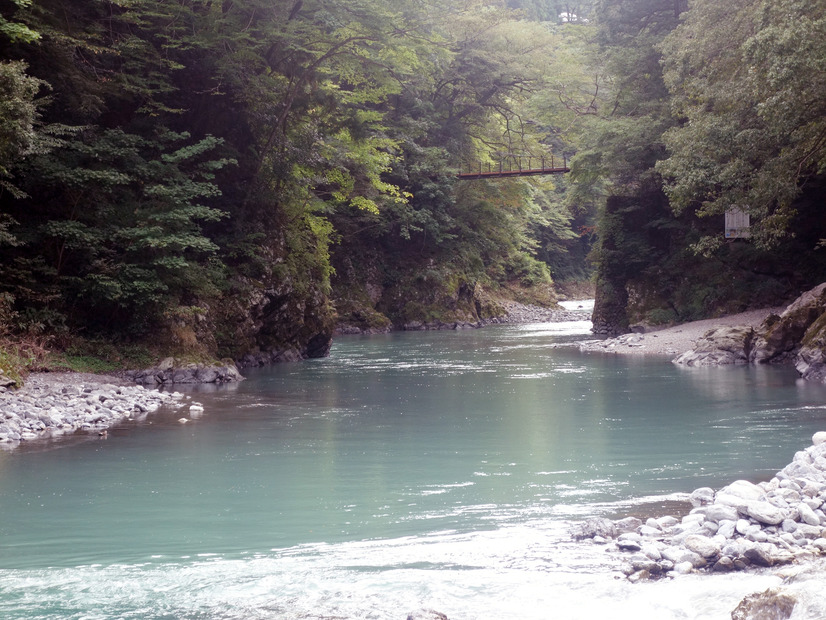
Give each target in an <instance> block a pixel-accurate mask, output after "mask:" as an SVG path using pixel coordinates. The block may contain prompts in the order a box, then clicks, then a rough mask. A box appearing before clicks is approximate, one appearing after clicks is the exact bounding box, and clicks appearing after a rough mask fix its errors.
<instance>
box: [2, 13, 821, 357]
mask: <svg viewBox="0 0 826 620" xmlns="http://www.w3.org/2000/svg"><path fill="white" fill-rule="evenodd" d="M824 24H826V14H824V8H823V6H821V5H820V4H819V3H817V2H814V1H813V0H781V1H779V2H777V1H769V0H766V1H765V2H756V3H755V2H743V1H740V0H737V1H734V2H728V3H723V4H721V3H719V2H714V1H712V0H694V1H692V2H687V1H686V0H582V1H579V2H567V1H565V0H507V1H506V0H450V1H448V2H435V1H432V0H427V1H425V2H422V1H421V0H394V1H393V2H386V1H383V0H325V1H322V0H289V1H285V2H277V3H274V2H272V1H271V0H267V1H262V0H222V1H221V2H218V1H217V0H128V1H127V0H107V1H99V0H73V1H71V2H69V0H39V1H38V2H29V1H28V0H14V1H11V2H6V3H4V4H3V5H2V7H0V54H2V58H3V59H4V60H3V61H2V62H0V192H1V193H0V296H2V300H3V309H4V310H3V313H2V315H0V323H2V327H3V332H2V334H0V335H3V336H4V337H6V335H8V334H12V333H16V334H27V335H29V336H32V335H37V334H42V335H48V336H49V337H50V338H53V339H54V338H57V339H59V340H60V341H61V342H62V343H63V345H64V346H65V347H69V346H72V341H73V338H74V336H75V335H77V334H82V335H84V336H85V337H88V338H93V337H98V336H104V335H105V336H106V337H107V338H109V339H112V338H114V339H119V340H123V341H142V342H155V343H163V344H162V345H160V346H161V347H162V348H166V349H168V350H173V351H174V350H180V351H182V352H195V353H198V354H201V353H208V354H212V355H222V356H231V357H235V358H240V357H242V356H244V355H245V354H247V353H250V352H253V353H255V352H258V353H260V354H262V355H264V357H267V356H269V357H270V358H274V357H277V355H280V354H281V353H283V352H288V353H289V355H288V357H303V356H308V355H323V354H324V353H325V352H326V350H327V347H328V346H329V341H330V335H331V333H332V330H333V328H334V326H335V325H336V323H337V322H339V323H350V324H355V325H357V326H359V327H363V328H384V327H386V326H387V325H388V324H390V323H393V324H396V325H403V324H406V323H412V322H434V323H438V322H440V321H444V322H451V321H459V320H462V321H464V320H478V319H479V318H481V317H485V316H490V315H492V314H495V313H496V312H497V311H498V309H497V305H496V299H497V296H511V297H513V296H517V297H520V298H522V299H525V300H528V301H531V300H533V301H537V300H538V301H542V302H544V303H551V302H553V300H554V298H555V297H554V295H555V293H554V288H553V281H554V280H557V281H558V280H565V279H571V280H576V279H584V278H587V277H588V276H589V269H590V264H593V265H594V266H595V267H596V284H597V290H598V303H597V310H596V316H595V319H596V323H597V327H598V329H602V330H604V331H622V330H625V329H627V328H628V326H629V323H631V322H633V321H636V320H641V321H647V322H654V323H658V322H659V323H661V322H667V321H673V320H688V319H692V318H699V317H701V316H706V315H709V314H711V313H715V312H724V311H733V310H740V309H743V308H744V307H748V306H750V305H757V304H765V303H773V302H775V301H780V300H782V299H783V298H784V297H786V296H789V295H791V294H794V293H795V292H796V291H797V290H798V289H799V288H802V287H804V286H806V285H808V284H811V283H813V282H814V281H816V280H818V279H822V277H823V265H824V262H823V259H822V258H821V257H820V254H819V252H818V250H817V247H818V246H819V244H820V241H821V238H823V237H826V227H825V226H824V224H823V222H822V221H821V220H822V217H820V212H821V210H822V207H823V204H822V203H823V197H822V196H823V193H822V188H823V187H824V186H825V185H826V174H824V173H826V170H824V167H825V166H826V138H824V135H825V133H824V132H826V129H825V127H826V125H824V118H826V114H824V112H826V110H824V101H826V78H824V76H826V66H824V63H826V48H824V45H826V44H825V43H824V41H826V37H824V36H823V35H824V34H826V32H824V30H826V26H824ZM550 152H555V153H556V154H557V155H559V154H563V153H564V154H565V155H566V156H568V157H569V158H570V157H571V156H573V155H574V154H575V157H573V159H572V160H571V162H572V163H571V167H572V173H571V174H570V175H569V176H568V177H567V178H564V179H561V178H547V177H546V178H544V179H536V178H533V179H527V180H526V179H508V180H493V181H472V182H470V181H459V180H457V179H456V172H457V170H459V169H460V168H462V167H463V166H466V165H479V164H480V163H481V164H482V165H485V164H488V163H490V164H492V165H495V164H496V162H497V161H499V160H507V159H511V160H512V159H513V158H516V157H527V156H532V157H534V158H538V157H540V156H543V155H546V154H548V153H550ZM731 208H737V209H739V210H741V211H746V212H748V213H749V214H750V215H751V217H752V223H753V225H752V228H751V231H752V236H751V239H750V240H749V241H743V240H739V241H736V242H726V241H724V238H723V236H722V219H723V213H725V212H726V211H727V210H729V209H731ZM594 240H596V242H595V246H594V248H593V251H591V253H590V260H591V263H590V264H589V263H588V262H587V261H586V254H588V252H589V250H590V249H591V244H592V242H594ZM75 345H76V343H75ZM278 352H281V353H278ZM258 359H260V357H259V358H258Z"/></svg>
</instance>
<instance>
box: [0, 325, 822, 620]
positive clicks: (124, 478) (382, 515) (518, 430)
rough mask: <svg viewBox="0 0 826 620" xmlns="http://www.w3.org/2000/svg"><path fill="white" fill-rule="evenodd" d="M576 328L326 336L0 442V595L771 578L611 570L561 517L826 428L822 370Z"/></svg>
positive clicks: (177, 604) (320, 592)
mask: <svg viewBox="0 0 826 620" xmlns="http://www.w3.org/2000/svg"><path fill="white" fill-rule="evenodd" d="M589 327H590V324H589V323H587V322H581V323H559V324H535V325H521V326H496V327H489V328H485V329H482V330H469V331H451V332H418V333H394V334H389V335H380V336H364V337H361V336H349V337H341V338H339V339H337V340H336V342H335V344H334V347H333V350H332V353H331V355H330V357H329V358H326V359H320V360H311V361H307V362H304V363H298V364H287V365H280V366H275V367H272V368H266V369H259V370H254V371H248V372H247V373H246V374H247V376H248V380H247V381H244V382H243V383H241V384H239V385H236V386H225V387H223V388H220V389H213V390H206V389H201V390H200V391H194V392H192V393H191V395H192V398H193V399H194V400H197V401H199V402H201V403H203V405H204V409H205V411H204V412H203V414H202V415H200V416H199V417H197V418H193V419H191V420H190V421H189V422H187V423H185V424H182V423H180V422H179V421H178V420H179V418H180V417H181V416H182V415H186V416H187V417H189V413H188V412H187V411H185V410H177V411H172V410H169V411H160V412H158V413H156V414H154V415H153V416H151V417H149V418H148V419H147V420H145V421H143V422H135V423H130V424H127V425H124V426H122V427H119V428H117V429H114V430H113V431H112V432H110V434H109V436H108V438H106V439H100V438H98V437H97V436H91V435H90V436H76V437H73V438H68V439H63V440H60V441H56V442H54V443H48V444H39V445H33V446H26V447H24V448H19V449H17V450H16V451H13V452H7V453H2V454H0V617H1V618H9V619H12V618H21V619H22V618H26V619H32V618H50V619H51V618H54V619H58V618H59V619H63V618H74V619H84V620H91V619H108V618H169V619H173V618H174V619H178V618H182V619H190V618H191V619H196V618H197V619H242V618H243V619H246V618H253V619H256V618H285V619H293V618H296V619H297V618H313V619H315V618H319V619H320V618H325V619H331V618H347V619H350V618H364V619H368V618H370V619H372V618H375V619H394V618H398V619H400V620H403V619H404V618H406V617H407V614H408V612H411V611H414V610H418V609H435V610H438V611H440V612H442V613H444V614H446V615H447V616H448V618H450V620H468V619H480V620H482V619H506V618H513V619H519V620H532V619H554V618H559V619H565V620H577V619H582V620H586V619H587V620H591V619H595V618H612V619H622V618H629V619H632V618H633V619H635V620H639V619H649V618H650V619H652V620H654V619H656V620H663V619H671V618H674V619H678V618H686V619H693V620H696V619H700V618H703V619H705V618H708V619H720V620H728V619H729V618H730V613H731V610H732V609H733V608H734V607H735V606H736V605H737V603H738V602H739V600H740V599H742V597H743V596H744V595H746V594H749V593H751V592H755V591H762V590H764V589H766V588H767V587H769V586H771V585H776V584H777V583H779V581H780V578H779V577H778V576H776V575H775V573H773V572H765V573H749V574H739V575H690V576H681V577H677V578H673V579H664V580H660V581H656V582H650V583H641V584H630V583H629V582H628V581H627V580H625V579H624V578H622V575H621V573H620V572H619V568H620V558H619V556H618V555H616V554H615V553H612V552H606V550H605V547H601V546H599V545H594V544H591V543H590V542H587V543H586V542H580V543H575V542H573V541H572V540H571V537H570V535H569V528H570V526H571V523H572V522H573V521H577V520H580V519H584V518H587V517H588V516H592V515H605V516H610V517H621V516H627V515H636V516H643V517H644V516H650V515H663V514H678V513H681V512H685V511H687V507H686V504H685V503H684V500H685V493H688V492H690V491H692V490H693V489H695V488H697V487H700V486H712V487H720V486H723V485H725V484H727V483H729V482H731V481H733V480H736V479H738V478H746V479H749V480H755V481H757V480H761V479H767V478H770V477H771V476H772V475H773V474H774V473H775V472H776V471H777V470H779V469H780V468H782V467H783V466H784V465H786V464H787V463H788V462H789V461H790V460H791V458H792V456H793V455H794V453H795V452H796V451H797V450H799V449H802V448H804V447H806V446H808V445H809V444H810V439H811V436H812V434H813V433H814V432H815V431H818V430H826V388H824V387H823V386H817V385H809V384H805V383H801V382H800V381H798V380H797V379H796V376H795V374H794V372H793V370H791V369H788V368H785V369H784V368H741V367H728V368H715V369H688V368H680V367H676V366H674V365H672V364H671V363H670V362H669V361H668V360H667V359H664V358H662V357H654V358H651V357H647V358H628V357H619V356H612V355H606V354H595V353H581V352H580V351H579V350H578V349H577V348H576V347H575V346H571V343H572V342H574V341H575V340H580V339H583V338H588V337H590V336H589V334H588V328H589ZM820 585H821V586H822V584H820ZM815 590H820V591H822V587H820V588H815ZM818 596H822V595H818V594H817V593H816V592H814V591H812V592H809V593H807V594H805V595H804V599H805V601H807V602H806V603H805V604H801V605H799V606H798V608H797V610H796V612H795V614H796V615H795V616H794V617H795V618H810V617H812V618H814V617H824V615H826V614H824V615H817V614H820V613H821V612H823V610H824V609H826V606H824V603H823V601H822V600H821V599H820V598H818Z"/></svg>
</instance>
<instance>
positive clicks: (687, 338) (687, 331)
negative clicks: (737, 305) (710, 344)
mask: <svg viewBox="0 0 826 620" xmlns="http://www.w3.org/2000/svg"><path fill="white" fill-rule="evenodd" d="M784 309H785V307H779V308H762V309H760V310H750V311H748V312H741V313H739V314H731V315H728V316H724V317H718V318H715V319H703V320H702V321H692V322H690V323H683V324H681V325H675V326H674V327H668V328H665V329H660V330H657V331H650V332H647V333H642V334H638V333H632V334H623V335H622V336H618V337H616V338H609V339H607V340H589V341H585V342H582V343H580V349H581V350H582V351H598V352H604V353H616V354H618V355H662V356H670V357H676V356H677V355H680V354H681V353H685V352H686V351H689V350H691V349H692V348H693V347H694V343H695V342H696V341H697V340H698V339H700V338H701V337H702V336H703V334H705V333H706V332H708V330H710V329H712V328H714V327H720V326H735V325H746V326H749V327H758V326H759V325H760V324H761V323H762V322H763V321H764V320H765V318H766V317H767V316H769V315H770V314H780V313H781V312H783V310H784Z"/></svg>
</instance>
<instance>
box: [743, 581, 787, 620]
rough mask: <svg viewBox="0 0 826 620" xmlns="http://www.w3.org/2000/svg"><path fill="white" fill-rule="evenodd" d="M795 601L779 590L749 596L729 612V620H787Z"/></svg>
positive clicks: (772, 589)
mask: <svg viewBox="0 0 826 620" xmlns="http://www.w3.org/2000/svg"><path fill="white" fill-rule="evenodd" d="M796 604H797V599H795V598H794V597H793V596H792V595H790V594H788V593H785V592H783V591H782V590H780V589H779V588H769V589H768V590H766V591H765V592H761V593H759V594H749V595H748V596H747V597H746V598H744V599H743V600H742V601H741V602H740V604H739V605H737V607H736V608H735V609H734V611H732V612H731V620H788V619H789V618H790V617H791V615H792V612H793V611H794V607H795V605H796Z"/></svg>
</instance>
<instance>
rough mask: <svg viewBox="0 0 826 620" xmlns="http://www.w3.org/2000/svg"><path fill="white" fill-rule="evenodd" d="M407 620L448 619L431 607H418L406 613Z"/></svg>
mask: <svg viewBox="0 0 826 620" xmlns="http://www.w3.org/2000/svg"><path fill="white" fill-rule="evenodd" d="M407 620H448V617H447V616H446V615H444V614H443V613H441V612H439V611H434V610H432V609H419V610H417V611H413V612H410V613H409V614H407Z"/></svg>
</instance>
